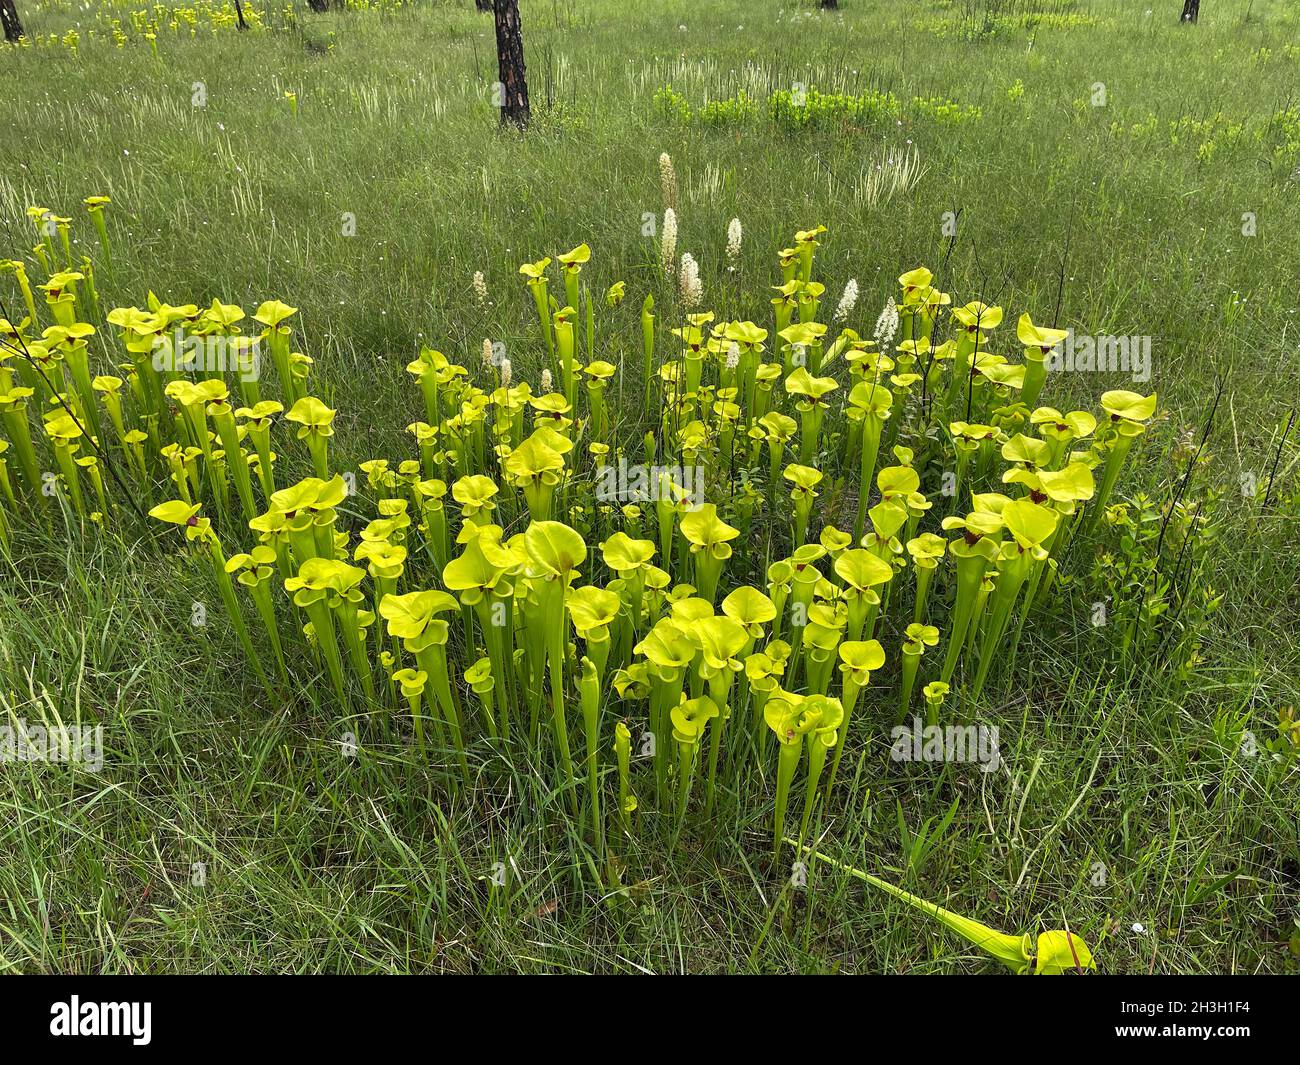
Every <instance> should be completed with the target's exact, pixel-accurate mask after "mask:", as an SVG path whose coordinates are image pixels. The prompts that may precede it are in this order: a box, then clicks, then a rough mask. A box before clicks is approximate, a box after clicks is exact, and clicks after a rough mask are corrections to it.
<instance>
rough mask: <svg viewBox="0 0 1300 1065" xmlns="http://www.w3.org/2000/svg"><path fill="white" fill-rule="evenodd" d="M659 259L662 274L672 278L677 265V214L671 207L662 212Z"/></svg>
mask: <svg viewBox="0 0 1300 1065" xmlns="http://www.w3.org/2000/svg"><path fill="white" fill-rule="evenodd" d="M659 259H660V261H661V262H662V263H663V267H664V273H665V274H667V275H668V276H669V277H672V276H673V269H674V267H675V265H676V263H677V212H676V211H674V210H673V209H672V208H671V207H669V208H668V210H666V211H664V225H663V232H662V233H661V234H660V236H659Z"/></svg>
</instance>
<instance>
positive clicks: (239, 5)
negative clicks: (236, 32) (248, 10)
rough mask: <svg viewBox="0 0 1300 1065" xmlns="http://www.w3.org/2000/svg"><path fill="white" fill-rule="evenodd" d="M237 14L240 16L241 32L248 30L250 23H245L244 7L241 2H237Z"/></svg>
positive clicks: (237, 0)
mask: <svg viewBox="0 0 1300 1065" xmlns="http://www.w3.org/2000/svg"><path fill="white" fill-rule="evenodd" d="M235 14H236V15H238V16H239V28H240V29H241V30H246V29H248V23H247V22H245V21H244V5H243V4H242V3H240V0H235Z"/></svg>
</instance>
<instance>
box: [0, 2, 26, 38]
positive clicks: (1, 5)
mask: <svg viewBox="0 0 1300 1065" xmlns="http://www.w3.org/2000/svg"><path fill="white" fill-rule="evenodd" d="M0 23H3V24H4V28H5V40H6V41H13V42H15V43H16V42H17V41H18V39H19V38H20V37H22V35H23V23H22V19H20V18H19V17H18V8H17V7H15V6H14V0H0Z"/></svg>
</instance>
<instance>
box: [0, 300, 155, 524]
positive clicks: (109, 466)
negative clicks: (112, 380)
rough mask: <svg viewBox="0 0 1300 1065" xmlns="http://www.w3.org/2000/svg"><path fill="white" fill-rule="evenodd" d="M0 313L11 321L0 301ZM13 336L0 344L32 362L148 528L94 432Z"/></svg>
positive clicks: (20, 337) (23, 343)
mask: <svg viewBox="0 0 1300 1065" xmlns="http://www.w3.org/2000/svg"><path fill="white" fill-rule="evenodd" d="M0 315H3V316H4V317H5V318H7V319H8V320H9V321H11V322H12V321H13V319H12V318H10V317H9V308H8V306H7V305H6V304H4V303H3V302H0ZM14 336H16V337H17V338H18V343H17V344H14V343H13V341H11V340H9V339H8V338H6V337H0V344H3V345H4V346H5V347H7V348H9V349H10V350H11V351H15V352H17V353H18V354H20V355H22V356H23V358H25V359H26V360H27V361H28V362H29V363H31V364H32V368H33V369H34V370H35V371H36V372H37V373H38V374H40V375H41V380H42V381H44V382H45V384H46V385H47V386H48V387H49V390H50V393H51V394H52V395H53V396H54V398H55V400H57V401H58V404H59V406H60V407H62V408H63V409H64V411H65V412H66V413H67V415H68V417H69V418H71V419H72V423H73V424H74V425H75V426H76V427H77V428H78V429H80V430H81V435H82V436H84V437H85V438H86V439H87V440H88V441H89V442H90V446H91V447H92V448H94V450H95V453H96V455H97V456H98V457H99V460H100V462H102V463H103V464H104V468H105V469H106V470H108V473H109V476H110V477H112V478H113V481H114V483H115V484H116V485H117V487H118V488H119V489H120V490H121V492H122V494H123V495H124V496H125V497H126V501H127V502H128V503H129V504H130V505H131V509H132V510H134V511H135V512H136V514H137V515H138V516H139V518H140V521H141V522H142V523H143V524H144V527H145V528H146V529H148V528H149V516H148V515H147V514H145V512H144V508H143V507H141V506H140V504H139V503H138V502H136V498H135V496H134V495H133V494H132V493H131V490H130V489H128V488H127V486H126V482H125V481H123V480H122V478H121V476H120V475H119V474H118V472H117V466H116V465H115V464H114V463H112V462H110V461H109V458H108V453H107V452H106V451H105V450H104V449H103V448H102V447H101V446H100V443H99V441H98V440H96V439H95V436H94V434H92V433H91V432H90V430H89V429H87V428H86V426H84V425H83V424H82V423H81V419H80V418H78V417H77V414H76V412H75V411H74V410H73V409H72V408H71V407H69V406H68V404H67V402H66V401H65V400H64V398H63V396H62V395H61V394H60V392H59V390H58V389H57V388H55V387H54V382H53V381H51V380H50V379H49V377H48V375H47V374H46V373H45V370H44V369H43V368H42V366H41V364H40V363H39V362H37V361H36V360H35V359H34V358H32V353H31V352H30V351H28V350H27V341H26V340H24V339H23V335H22V333H20V332H18V331H17V330H15V331H14Z"/></svg>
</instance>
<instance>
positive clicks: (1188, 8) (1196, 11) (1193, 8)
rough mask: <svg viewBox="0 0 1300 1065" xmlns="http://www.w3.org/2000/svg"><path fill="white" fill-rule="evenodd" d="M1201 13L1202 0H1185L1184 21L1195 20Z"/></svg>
mask: <svg viewBox="0 0 1300 1065" xmlns="http://www.w3.org/2000/svg"><path fill="white" fill-rule="evenodd" d="M1200 15H1201V0H1183V17H1182V19H1181V20H1180V21H1182V22H1195V21H1196V20H1197V19H1198V18H1199V17H1200Z"/></svg>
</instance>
